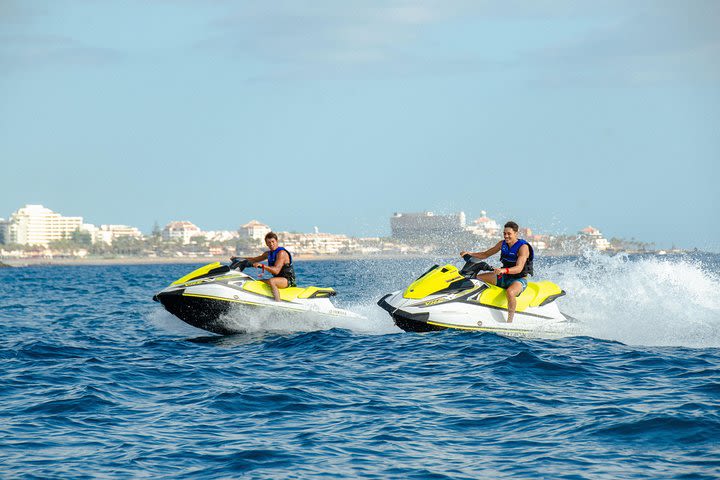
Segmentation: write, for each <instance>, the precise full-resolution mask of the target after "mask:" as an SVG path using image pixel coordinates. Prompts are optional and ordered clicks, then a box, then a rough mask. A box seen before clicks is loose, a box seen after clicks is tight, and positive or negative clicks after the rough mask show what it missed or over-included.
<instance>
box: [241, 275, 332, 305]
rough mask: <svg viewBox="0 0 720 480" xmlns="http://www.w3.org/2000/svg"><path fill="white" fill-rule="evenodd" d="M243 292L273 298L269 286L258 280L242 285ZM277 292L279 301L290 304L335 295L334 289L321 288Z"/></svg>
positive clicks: (300, 288)
mask: <svg viewBox="0 0 720 480" xmlns="http://www.w3.org/2000/svg"><path fill="white" fill-rule="evenodd" d="M243 290H247V291H248V292H252V293H257V294H259V295H263V296H265V297H270V298H273V294H272V289H271V288H270V285H268V284H267V283H265V282H261V281H259V280H256V281H254V282H247V283H246V284H245V285H243ZM278 292H280V300H284V301H286V302H292V301H293V300H295V299H298V298H327V297H332V296H335V295H337V292H336V291H335V290H334V289H332V288H323V287H288V288H280V289H278Z"/></svg>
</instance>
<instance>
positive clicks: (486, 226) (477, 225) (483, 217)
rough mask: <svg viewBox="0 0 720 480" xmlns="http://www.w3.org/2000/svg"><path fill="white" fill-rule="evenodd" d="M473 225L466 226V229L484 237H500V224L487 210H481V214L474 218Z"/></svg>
mask: <svg viewBox="0 0 720 480" xmlns="http://www.w3.org/2000/svg"><path fill="white" fill-rule="evenodd" d="M472 223H473V224H472V225H469V226H468V227H466V230H467V231H469V232H470V233H472V234H474V235H477V236H479V237H483V238H497V237H499V233H498V232H499V231H500V225H498V223H497V222H496V221H495V220H493V219H491V218H489V217H488V216H487V213H486V212H485V210H483V211H481V212H480V216H479V217H478V218H476V219H475V220H473V222H472Z"/></svg>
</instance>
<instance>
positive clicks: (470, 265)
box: [460, 254, 495, 278]
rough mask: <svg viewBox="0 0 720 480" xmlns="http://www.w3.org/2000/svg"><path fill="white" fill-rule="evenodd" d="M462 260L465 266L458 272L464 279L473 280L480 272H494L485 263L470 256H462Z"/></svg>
mask: <svg viewBox="0 0 720 480" xmlns="http://www.w3.org/2000/svg"><path fill="white" fill-rule="evenodd" d="M463 260H465V265H463V267H462V270H460V275H462V276H463V277H465V278H473V277H475V276H476V275H477V274H478V273H480V272H492V271H493V270H495V269H494V268H493V267H491V266H490V265H488V264H487V263H486V262H483V261H482V260H480V259H479V258H475V257H473V256H472V255H470V254H465V255H463Z"/></svg>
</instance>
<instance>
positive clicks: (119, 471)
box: [0, 253, 720, 479]
mask: <svg viewBox="0 0 720 480" xmlns="http://www.w3.org/2000/svg"><path fill="white" fill-rule="evenodd" d="M446 261H454V262H457V264H459V263H460V261H459V259H408V260H387V261H383V260H363V261H306V262H297V264H296V269H297V272H298V279H299V282H300V283H301V284H305V285H307V284H315V285H319V286H333V287H335V288H336V289H337V290H338V296H337V297H335V298H336V300H335V303H336V305H338V306H339V307H341V308H346V309H349V310H352V311H354V312H356V313H359V314H362V315H364V316H365V317H367V319H366V320H357V319H352V320H347V319H345V320H343V319H338V320H337V321H333V322H332V323H328V322H327V321H326V320H321V319H319V318H318V319H315V318H312V317H308V318H303V319H302V320H301V321H299V322H298V323H293V322H287V321H283V322H274V321H273V319H272V318H263V319H258V320H256V321H252V322H248V333H246V334H242V335H233V336H225V337H222V336H216V335H212V334H209V333H207V332H204V331H201V330H197V329H194V328H192V327H190V326H188V325H186V324H184V323H182V322H181V321H179V320H177V319H176V318H174V317H173V316H171V315H170V314H168V313H167V312H165V310H164V309H163V308H162V307H161V306H160V305H159V304H157V303H155V302H153V301H152V296H153V294H154V293H156V292H157V291H158V290H160V289H162V288H163V287H165V286H166V285H167V284H169V283H170V282H171V281H173V280H175V279H177V278H178V277H180V276H182V275H184V274H185V273H188V272H189V271H191V270H192V269H193V268H195V266H193V265H142V266H140V265H137V266H133V265H119V266H45V267H42V266H34V267H25V268H12V269H0V285H1V287H0V326H1V327H2V330H3V335H2V337H0V355H1V356H2V358H1V361H0V369H1V370H0V391H1V392H2V397H1V398H2V401H1V402H0V420H1V421H0V458H1V459H2V460H1V461H0V477H1V478H4V479H6V478H129V477H138V478H143V477H155V478H211V479H215V478H217V479H220V478H223V479H224V478H239V477H247V478H259V479H265V478H267V479H277V478H292V479H301V478H403V479H404V478H411V479H445V478H448V479H450V478H452V479H476V478H552V479H582V478H591V479H604V478H608V479H610V478H613V479H614V478H622V479H635V478H652V479H656V478H682V479H704V478H720V295H719V294H718V290H717V286H718V284H719V282H720V256H719V255H712V254H700V253H698V254H688V255H678V256H669V255H666V256H653V255H644V256H629V257H628V256H605V255H600V254H594V255H593V254H588V255H586V256H582V257H572V258H538V259H537V261H536V276H537V277H538V278H547V279H550V280H553V281H555V282H556V283H558V284H559V285H560V286H561V287H562V288H564V289H565V290H566V291H567V296H565V297H563V298H561V299H559V300H558V302H559V304H560V307H561V310H562V311H564V312H566V313H568V314H570V315H572V316H573V317H576V318H577V319H578V320H579V322H580V331H579V332H575V333H574V334H573V335H572V336H567V337H563V338H559V339H544V338H508V337H503V336H499V335H495V334H489V333H479V332H463V331H450V330H447V331H442V332H432V333H406V332H402V331H400V330H399V329H397V328H396V327H395V326H394V325H393V323H392V320H391V319H390V317H389V316H388V315H387V313H386V312H384V311H383V310H381V309H380V308H379V307H377V306H376V305H375V302H376V301H377V300H378V298H379V297H381V296H382V295H383V294H384V293H388V292H390V291H394V290H399V289H401V288H404V287H405V286H406V285H408V284H409V283H410V282H411V281H412V280H413V279H414V278H415V277H417V276H418V275H419V274H420V273H422V272H424V271H425V270H427V268H428V267H429V266H431V265H432V264H433V263H440V262H446ZM198 266H199V265H198Z"/></svg>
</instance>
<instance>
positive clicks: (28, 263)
mask: <svg viewBox="0 0 720 480" xmlns="http://www.w3.org/2000/svg"><path fill="white" fill-rule="evenodd" d="M689 253H693V252H687V251H681V252H667V253H659V252H658V251H653V252H613V253H607V254H608V255H618V254H627V255H661V256H665V255H686V254H689ZM543 256H544V257H563V256H571V255H568V254H560V253H543ZM437 258H448V256H447V255H433V254H379V255H361V254H346V255H295V256H293V260H294V261H297V262H311V261H312V262H318V261H320V262H323V261H352V260H380V261H382V260H403V259H407V260H410V259H437ZM213 262H220V263H228V262H229V257H225V256H222V257H218V256H213V257H109V258H103V257H85V258H79V257H65V258H3V259H1V260H0V267H11V268H13V267H35V266H73V265H76V266H92V265H172V264H203V265H206V264H208V263H213Z"/></svg>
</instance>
